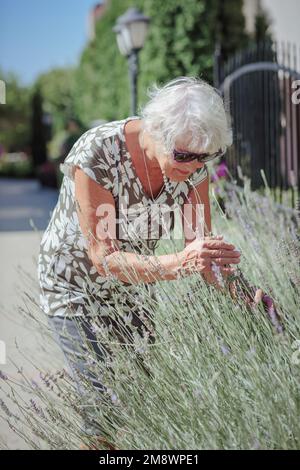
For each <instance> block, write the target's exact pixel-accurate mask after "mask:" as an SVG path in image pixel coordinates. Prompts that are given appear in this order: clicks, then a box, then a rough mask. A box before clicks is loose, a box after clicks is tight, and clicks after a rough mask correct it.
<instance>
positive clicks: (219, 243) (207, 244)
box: [203, 239, 235, 250]
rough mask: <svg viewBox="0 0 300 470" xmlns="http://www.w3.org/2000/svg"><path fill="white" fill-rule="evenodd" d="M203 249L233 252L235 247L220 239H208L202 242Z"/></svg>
mask: <svg viewBox="0 0 300 470" xmlns="http://www.w3.org/2000/svg"><path fill="white" fill-rule="evenodd" d="M203 248H209V249H210V250H213V249H216V250H217V249H218V250H220V249H224V250H233V249H234V248H235V246H234V245H233V244H232V243H227V242H224V241H223V240H222V239H209V240H204V241H203Z"/></svg>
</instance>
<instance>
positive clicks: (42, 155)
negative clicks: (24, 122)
mask: <svg viewBox="0 0 300 470" xmlns="http://www.w3.org/2000/svg"><path fill="white" fill-rule="evenodd" d="M31 105H32V115H31V156H32V163H33V166H34V168H36V167H38V166H39V165H41V164H43V163H44V162H46V161H47V147H46V133H45V125H44V123H43V97H42V94H41V92H40V90H39V89H38V88H36V90H35V91H34V93H33V95H32V102H31Z"/></svg>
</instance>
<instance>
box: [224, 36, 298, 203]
mask: <svg viewBox="0 0 300 470" xmlns="http://www.w3.org/2000/svg"><path fill="white" fill-rule="evenodd" d="M299 52H300V51H298V49H297V47H296V46H295V45H293V46H292V45H291V44H289V43H287V44H285V43H281V44H278V43H274V42H270V41H265V42H261V43H258V44H255V45H252V46H250V47H248V48H247V49H245V50H242V51H241V52H238V53H237V54H235V55H234V56H233V57H232V58H231V59H230V60H229V61H228V62H227V63H222V58H221V57H220V56H218V54H216V58H215V87H216V88H219V89H220V90H221V92H222V93H223V96H224V98H225V101H226V102H227V103H228V105H229V110H230V115H231V119H232V122H231V125H232V128H233V138H234V141H233V145H232V147H231V148H230V149H228V152H227V154H226V156H225V160H226V162H227V165H228V167H229V170H230V172H231V173H232V175H233V176H234V177H235V178H237V176H238V174H237V167H238V165H240V167H241V168H242V171H243V173H244V174H245V175H247V176H248V177H249V178H251V187H252V189H257V188H259V187H261V186H263V185H264V183H263V179H262V176H261V171H260V170H261V169H263V170H264V172H265V175H266V179H267V182H268V185H269V186H270V188H271V189H272V191H273V193H274V196H275V199H276V200H277V201H279V202H280V203H281V202H282V193H283V190H287V189H290V190H291V198H292V207H295V206H296V198H297V196H298V197H299V187H300V102H299V103H298V101H300V100H299V98H300V92H298V93H297V89H298V90H299V89H300V73H299V71H300V53H299ZM297 97H298V99H297Z"/></svg>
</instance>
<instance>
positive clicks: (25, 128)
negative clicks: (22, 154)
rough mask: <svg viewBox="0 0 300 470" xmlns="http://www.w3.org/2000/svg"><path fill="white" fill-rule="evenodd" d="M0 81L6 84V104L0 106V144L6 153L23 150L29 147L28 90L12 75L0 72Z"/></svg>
mask: <svg viewBox="0 0 300 470" xmlns="http://www.w3.org/2000/svg"><path fill="white" fill-rule="evenodd" d="M0 79H1V80H3V81H4V82H5V84H6V104H2V105H0V143H1V144H2V145H3V146H4V147H5V149H6V150H7V151H8V152H15V151H19V150H24V149H26V147H27V146H28V145H29V134H30V89H29V88H28V87H24V86H22V85H21V84H20V80H19V78H18V77H17V76H16V75H15V74H13V73H7V74H4V73H3V72H1V71H0Z"/></svg>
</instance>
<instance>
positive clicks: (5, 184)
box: [0, 179, 63, 449]
mask: <svg viewBox="0 0 300 470" xmlns="http://www.w3.org/2000/svg"><path fill="white" fill-rule="evenodd" d="M57 195H58V192H57V191H56V190H52V189H42V188H40V187H39V184H38V182H36V181H32V180H31V181H26V180H20V181H18V180H1V179H0V259H1V282H0V340H1V341H2V342H4V343H5V346H6V361H5V364H1V363H0V370H2V371H3V373H5V374H7V375H9V376H10V377H11V376H12V377H14V378H15V379H16V380H18V381H19V380H20V374H18V373H17V368H16V367H15V366H14V364H13V362H14V363H16V365H17V367H23V370H24V373H25V374H26V376H27V377H29V378H31V379H33V380H34V379H35V378H36V379H37V378H38V377H39V372H38V371H37V370H36V369H35V368H34V367H33V365H31V364H30V362H28V361H27V360H26V358H29V359H31V360H32V361H33V362H34V363H35V365H39V366H40V367H41V368H42V369H43V368H48V367H49V365H50V366H52V365H53V366H54V367H55V366H56V365H58V366H61V365H62V364H63V358H62V353H61V351H60V349H59V348H58V346H56V344H55V343H54V341H53V342H52V343H51V342H49V339H48V338H46V341H47V343H46V344H45V338H44V337H43V335H42V333H41V331H40V330H39V328H38V327H37V326H35V325H34V324H33V323H32V321H31V320H29V318H26V314H24V313H21V311H20V308H22V307H23V308H24V307H25V302H24V293H27V294H30V295H31V296H32V297H33V298H34V299H35V301H36V302H37V301H38V289H37V288H38V284H37V256H38V250H39V243H40V239H41V236H42V234H43V230H44V229H45V228H46V226H47V223H48V220H49V212H50V211H51V210H53V208H54V206H55V204H56V201H57ZM30 217H31V218H32V219H33V221H34V224H35V225H36V227H37V228H38V230H37V231H36V230H33V228H31V226H30V224H29V220H28V219H29V218H30ZM28 276H30V277H31V278H32V279H31V280H28ZM29 308H30V309H31V308H33V307H32V306H31V305H30V306H29ZM36 312H37V313H38V314H39V310H36ZM40 313H41V321H44V318H43V313H42V312H40ZM15 342H17V345H18V347H19V349H20V351H18V348H17V346H16V343H15ZM2 344H3V343H2ZM49 351H50V356H49ZM49 357H51V360H50V361H49ZM0 380H1V379H0ZM0 385H1V386H3V385H5V383H4V382H3V381H1V384H0ZM20 393H21V394H23V398H24V399H26V401H27V402H28V401H29V400H30V398H34V397H30V396H29V397H26V396H25V393H23V392H22V391H20ZM0 399H4V401H5V402H6V401H7V397H6V396H5V394H4V393H3V391H1V389H0ZM10 408H11V411H13V410H15V409H16V407H15V405H13V404H12V405H11V407H10ZM1 414H3V413H1ZM0 437H1V440H2V441H3V442H4V443H5V445H6V446H7V447H8V448H9V449H26V445H25V444H24V442H23V441H22V439H21V438H19V437H18V436H17V435H16V434H15V433H13V432H12V431H11V429H10V428H9V427H8V425H7V424H6V423H4V422H3V420H2V419H1V418H0ZM1 440H0V448H1Z"/></svg>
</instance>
